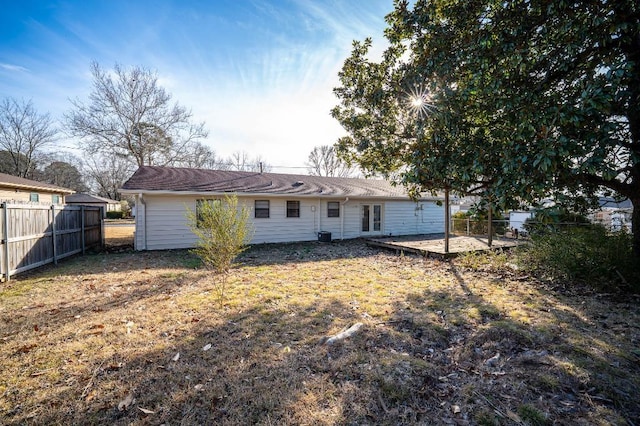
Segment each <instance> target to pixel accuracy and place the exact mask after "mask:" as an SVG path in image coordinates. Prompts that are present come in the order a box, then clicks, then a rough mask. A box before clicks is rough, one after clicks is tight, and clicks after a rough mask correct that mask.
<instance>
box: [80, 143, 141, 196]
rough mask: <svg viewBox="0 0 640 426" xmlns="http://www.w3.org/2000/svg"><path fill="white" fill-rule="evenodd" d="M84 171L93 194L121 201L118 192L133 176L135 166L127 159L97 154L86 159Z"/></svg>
mask: <svg viewBox="0 0 640 426" xmlns="http://www.w3.org/2000/svg"><path fill="white" fill-rule="evenodd" d="M84 169H85V174H86V175H87V176H88V177H89V179H90V183H91V187H92V191H93V192H95V193H96V194H98V195H99V196H101V197H107V198H111V199H112V200H120V193H119V192H118V190H119V189H120V188H121V187H122V185H123V184H124V182H125V181H126V180H127V179H129V177H130V176H131V175H132V174H133V172H134V170H135V165H134V164H133V163H132V162H131V161H129V160H127V159H126V158H122V157H118V156H115V155H110V156H103V155H101V154H99V153H97V154H94V155H92V156H88V157H87V158H86V160H85V163H84Z"/></svg>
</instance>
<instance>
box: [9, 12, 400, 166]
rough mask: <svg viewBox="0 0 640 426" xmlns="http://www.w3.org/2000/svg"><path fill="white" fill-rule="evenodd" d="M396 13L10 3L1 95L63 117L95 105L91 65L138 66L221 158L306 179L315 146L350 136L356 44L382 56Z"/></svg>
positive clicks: (67, 143) (65, 145)
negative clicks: (342, 78)
mask: <svg viewBox="0 0 640 426" xmlns="http://www.w3.org/2000/svg"><path fill="white" fill-rule="evenodd" d="M392 10H393V2H392V0H274V1H267V0H209V1H204V0H202V1H195V0H193V1H191V0H183V1H180V0H175V1H171V0H100V1H98V0H78V1H69V0H67V1H56V0H54V1H44V0H42V1H38V0H20V1H11V0H4V1H3V2H2V13H0V98H4V97H12V98H15V99H18V100H25V101H28V100H31V101H32V102H33V105H34V107H35V108H36V109H37V110H38V112H40V113H49V114H50V115H51V117H52V118H53V119H55V120H62V118H63V114H64V113H65V112H68V111H69V110H70V109H71V103H70V99H79V100H81V101H83V102H87V101H88V96H89V94H90V92H91V83H92V77H91V74H90V63H91V62H92V61H96V62H98V63H99V64H100V65H101V67H103V68H105V69H112V68H113V66H114V65H115V64H116V63H118V64H120V65H122V66H123V67H125V68H128V67H132V66H141V67H144V68H147V69H150V70H153V71H155V72H156V73H157V75H158V81H159V83H160V85H161V86H162V87H163V88H165V89H166V90H167V91H168V92H169V93H171V94H172V97H173V100H174V101H177V102H178V103H179V104H180V105H182V106H185V107H187V108H189V109H191V111H192V113H193V119H194V121H196V122H200V121H204V122H205V123H206V127H207V129H208V130H209V137H208V138H207V139H206V140H205V141H204V143H205V144H206V145H208V146H209V147H210V148H211V149H213V150H214V151H215V152H216V155H218V156H220V157H227V156H229V155H231V154H232V153H233V152H237V151H246V152H247V153H248V154H249V155H250V156H251V157H253V156H258V155H259V156H261V157H262V158H263V159H264V160H265V161H266V162H267V163H269V164H271V165H272V166H274V169H273V171H279V172H287V171H289V172H292V173H300V172H304V169H303V167H304V165H305V163H306V162H307V158H308V156H309V153H310V152H311V150H312V149H313V148H314V147H315V146H318V145H330V144H333V143H335V142H336V140H337V139H338V138H339V137H340V136H343V135H344V134H345V132H344V130H343V129H342V127H341V126H340V125H339V123H338V122H337V121H336V120H334V119H333V118H332V117H331V116H330V110H331V108H332V107H333V106H335V105H337V103H338V100H337V98H336V97H335V96H334V95H333V92H332V89H333V88H334V87H336V86H337V85H338V72H339V70H340V69H341V67H342V64H343V63H344V60H345V59H346V58H347V57H348V56H349V54H350V52H351V47H352V42H353V40H364V38H365V37H372V38H373V41H374V51H373V54H376V51H377V52H378V53H380V52H381V51H382V50H383V49H384V46H385V40H384V36H383V31H384V28H385V26H386V25H385V22H384V16H385V15H386V14H388V13H389V12H391V11H392ZM59 144H60V146H59V147H58V148H57V149H72V148H73V147H74V146H76V145H75V144H76V141H74V140H72V139H64V138H63V139H62V140H61V141H60V142H59ZM296 168H297V169H296Z"/></svg>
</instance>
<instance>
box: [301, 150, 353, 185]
mask: <svg viewBox="0 0 640 426" xmlns="http://www.w3.org/2000/svg"><path fill="white" fill-rule="evenodd" d="M307 167H308V169H309V174H310V175H312V176H336V177H349V176H353V175H354V173H355V168H354V167H351V166H349V165H348V164H347V163H345V162H344V161H342V160H341V159H340V158H338V156H337V154H336V151H335V148H334V147H333V146H331V145H320V146H316V147H314V148H313V151H311V154H309V160H308V162H307Z"/></svg>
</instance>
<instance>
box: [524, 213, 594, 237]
mask: <svg viewBox="0 0 640 426" xmlns="http://www.w3.org/2000/svg"><path fill="white" fill-rule="evenodd" d="M589 223H590V221H589V219H588V218H587V217H586V216H584V215H582V214H580V213H576V212H572V211H570V210H567V209H566V208H563V207H552V208H548V209H541V210H538V211H536V213H535V216H534V217H533V218H530V219H527V220H525V222H524V228H525V229H526V230H527V232H529V233H530V234H536V233H541V232H542V233H545V232H548V231H552V230H559V229H563V228H567V227H572V226H576V225H587V224H589Z"/></svg>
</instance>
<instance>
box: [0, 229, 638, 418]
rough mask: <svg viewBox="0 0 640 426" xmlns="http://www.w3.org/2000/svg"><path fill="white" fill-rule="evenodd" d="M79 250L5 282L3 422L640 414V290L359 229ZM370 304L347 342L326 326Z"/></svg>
mask: <svg viewBox="0 0 640 426" xmlns="http://www.w3.org/2000/svg"><path fill="white" fill-rule="evenodd" d="M215 278H216V277H214V276H212V275H211V273H210V272H208V271H206V270H203V269H202V268H201V266H200V263H199V261H198V259H196V258H194V257H193V256H192V255H191V254H190V253H189V252H187V251H166V252H147V253H123V254H100V255H93V256H85V257H81V258H76V259H70V260H69V261H67V262H64V263H61V264H60V266H59V267H58V268H48V269H46V270H44V271H42V272H39V273H34V274H31V275H29V276H28V277H25V278H23V279H21V278H19V279H17V280H15V281H10V282H9V283H3V284H2V287H1V292H0V300H2V304H1V305H0V321H2V328H1V331H0V333H1V334H0V339H1V340H0V342H1V343H0V344H1V345H2V351H3V354H4V356H3V357H2V358H0V369H1V370H2V372H3V374H2V376H1V377H0V410H1V412H2V419H3V423H7V424H24V423H33V424H61V423H67V424H73V423H76V424H78V423H82V424H87V423H89V424H93V423H95V424H105V423H108V424H162V423H166V424H240V423H241V424H484V425H488V424H552V423H558V424H625V423H629V424H633V423H637V421H638V419H639V417H640V409H639V408H638V405H637V401H638V400H639V399H640V393H639V389H640V352H639V346H638V345H639V342H640V329H639V328H638V327H639V326H638V324H640V321H638V320H639V319H640V309H639V308H638V303H637V300H635V299H627V300H622V301H620V300H617V299H616V298H614V297H611V296H607V295H598V294H595V293H588V294H584V293H582V292H578V291H576V292H567V291H566V290H565V291H559V290H558V289H556V288H555V287H554V286H552V285H550V284H548V283H540V282H536V281H535V280H533V279H531V278H529V277H524V276H519V275H518V274H517V273H515V272H512V271H509V270H503V269H492V268H484V269H483V270H481V271H479V270H478V269H477V268H474V269H470V268H466V267H463V264H461V263H459V262H458V261H452V262H444V261H439V260H433V259H426V260H425V259H422V258H419V257H412V256H395V255H394V254H392V253H388V252H385V251H379V250H377V249H373V248H369V247H366V246H365V245H364V244H362V243H360V242H358V241H354V242H344V243H332V244H321V243H309V244H287V245H264V246H257V247H254V248H252V249H251V250H250V251H248V252H246V253H245V254H244V255H243V256H242V258H241V259H240V263H239V265H238V266H237V267H236V268H234V270H233V271H232V273H231V275H230V276H229V278H228V279H229V285H230V286H229V289H228V291H227V294H226V297H225V301H224V306H223V308H219V307H218V303H217V299H216V295H215V291H213V289H214V287H215ZM356 322H361V323H363V327H362V328H361V329H360V331H358V332H357V333H356V334H355V335H354V336H352V337H350V338H348V339H345V340H344V341H341V342H340V343H338V344H335V345H325V344H321V343H320V342H322V341H324V340H326V337H327V336H331V335H335V334H336V333H338V332H340V331H341V330H343V329H345V328H347V327H349V326H351V325H353V324H354V323H356Z"/></svg>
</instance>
